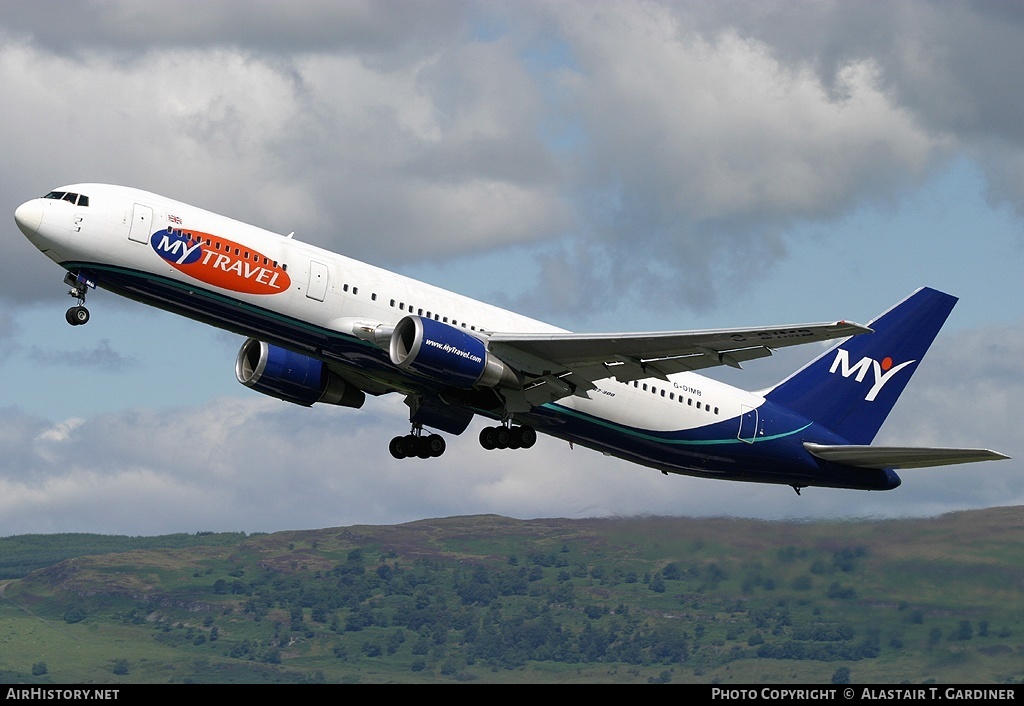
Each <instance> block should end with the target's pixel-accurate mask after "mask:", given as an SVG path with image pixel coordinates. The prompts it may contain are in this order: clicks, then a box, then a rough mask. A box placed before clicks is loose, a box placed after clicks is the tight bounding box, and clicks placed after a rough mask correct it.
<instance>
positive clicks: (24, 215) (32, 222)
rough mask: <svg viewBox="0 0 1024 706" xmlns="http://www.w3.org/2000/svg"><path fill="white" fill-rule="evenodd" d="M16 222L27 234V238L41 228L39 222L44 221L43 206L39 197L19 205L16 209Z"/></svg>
mask: <svg viewBox="0 0 1024 706" xmlns="http://www.w3.org/2000/svg"><path fill="white" fill-rule="evenodd" d="M14 222H15V223H17V224H18V228H20V229H21V232H22V233H24V234H25V237H26V238H31V237H32V236H33V235H35V234H36V231H37V230H39V224H40V223H42V222H43V208H42V206H41V205H40V203H39V199H33V200H31V201H26V202H25V203H23V204H21V205H20V206H18V208H17V209H16V210H15V211H14Z"/></svg>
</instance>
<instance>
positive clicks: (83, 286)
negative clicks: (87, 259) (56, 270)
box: [64, 272, 96, 326]
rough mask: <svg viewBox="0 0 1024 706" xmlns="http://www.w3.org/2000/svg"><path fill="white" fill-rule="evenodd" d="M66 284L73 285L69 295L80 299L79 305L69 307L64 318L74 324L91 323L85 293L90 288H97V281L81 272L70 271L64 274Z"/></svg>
mask: <svg viewBox="0 0 1024 706" xmlns="http://www.w3.org/2000/svg"><path fill="white" fill-rule="evenodd" d="M64 284H66V285H68V286H69V287H71V289H70V290H69V291H68V295H69V296H72V297H74V298H75V299H77V300H78V305H77V306H73V307H71V308H70V309H68V310H67V312H66V313H65V314H64V319H65V320H66V321H67V322H68V323H69V324H71V325H72V326H81V325H82V324H87V323H89V310H88V309H86V308H85V295H86V293H87V292H88V291H89V290H90V289H95V288H96V283H95V282H93V281H92V280H90V279H89V278H88V277H86V276H85V275H83V274H81V273H79V274H75V273H72V272H68V273H67V274H66V275H64Z"/></svg>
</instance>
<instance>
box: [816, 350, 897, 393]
mask: <svg viewBox="0 0 1024 706" xmlns="http://www.w3.org/2000/svg"><path fill="white" fill-rule="evenodd" d="M916 362H917V361H916V360H908V361H907V362H906V363H900V364H899V365H893V361H892V358H889V357H888V356H886V357H885V358H883V359H882V361H881V362H878V361H877V360H874V359H873V358H866V357H865V358H861V359H860V362H858V363H857V364H856V365H854V366H853V367H850V354H849V353H848V352H847V351H846V350H844V349H842V348H840V349H838V350H837V351H836V359H835V360H834V361H832V367H831V369H829V372H830V373H835V372H836V371H837V370H838V371H839V374H840V375H842V376H843V377H844V378H848V377H850V376H851V375H854V374H856V375H857V377H856V378H855V379H856V380H857V382H864V378H865V377H866V376H867V374H868V370H872V371H874V374H875V384H874V385H872V386H871V389H870V390H868V394H867V396H865V397H864V400H865V401H866V402H874V401H875V397H877V396H878V393H879V392H881V391H882V388H883V387H884V386H885V383H887V382H889V380H891V379H892V377H893V375H895V374H896V373H898V372H899V371H901V370H903V368H905V367H907V366H908V365H910V364H911V363H916Z"/></svg>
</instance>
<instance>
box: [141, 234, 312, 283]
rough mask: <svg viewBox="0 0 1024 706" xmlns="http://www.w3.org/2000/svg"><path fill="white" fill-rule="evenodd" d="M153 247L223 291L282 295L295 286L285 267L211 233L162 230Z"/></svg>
mask: <svg viewBox="0 0 1024 706" xmlns="http://www.w3.org/2000/svg"><path fill="white" fill-rule="evenodd" d="M149 244H150V246H151V247H152V248H153V250H154V251H155V252H156V254H157V255H159V256H160V257H162V258H163V259H164V260H166V261H167V262H168V263H170V265H171V267H173V268H174V269H176V270H178V271H179V272H184V273H185V274H187V275H188V276H189V277H194V278H195V279H197V280H199V281H200V282H206V283H207V284H212V285H213V286H215V287H220V288H221V289H228V290H231V291H232V292H241V293H243V294H280V293H281V292H283V291H285V290H287V289H288V287H290V286H291V283H292V281H291V278H290V277H289V276H288V273H287V272H286V271H285V269H284V267H282V266H281V265H280V264H278V263H276V262H274V261H273V260H271V259H270V258H268V257H267V256H265V255H263V254H262V253H259V252H256V251H255V250H253V249H251V248H247V247H245V246H244V245H241V244H239V243H236V242H234V241H231V240H228V239H227V238H221V237H219V236H216V235H212V234H210V233H199V232H196V231H187V230H177V229H167V230H158V231H157V232H156V233H153V236H152V237H151V238H150V239H149Z"/></svg>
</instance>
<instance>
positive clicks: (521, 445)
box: [480, 424, 537, 451]
mask: <svg viewBox="0 0 1024 706" xmlns="http://www.w3.org/2000/svg"><path fill="white" fill-rule="evenodd" d="M536 443H537V431H536V430H535V429H534V428H533V427H519V426H514V427H507V426H505V425H504V424H503V425H501V426H497V427H484V428H483V429H481V430H480V445H481V446H483V447H484V448H485V449H487V450H488V451H490V450H491V449H528V448H530V447H531V446H533V445H534V444H536Z"/></svg>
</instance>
